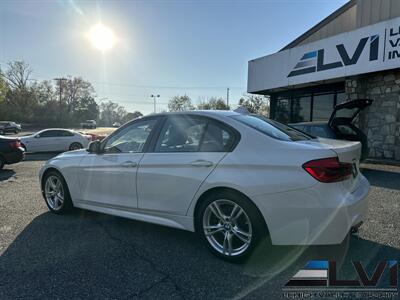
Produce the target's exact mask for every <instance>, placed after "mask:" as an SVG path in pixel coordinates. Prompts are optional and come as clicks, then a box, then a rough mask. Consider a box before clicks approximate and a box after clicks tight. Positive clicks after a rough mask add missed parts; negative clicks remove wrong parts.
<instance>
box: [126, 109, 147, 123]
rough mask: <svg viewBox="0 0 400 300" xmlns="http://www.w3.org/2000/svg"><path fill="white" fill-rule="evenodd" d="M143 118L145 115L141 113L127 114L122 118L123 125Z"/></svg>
mask: <svg viewBox="0 0 400 300" xmlns="http://www.w3.org/2000/svg"><path fill="white" fill-rule="evenodd" d="M142 116H143V114H142V113H141V112H140V111H134V112H133V113H132V112H130V113H127V114H126V115H125V116H124V117H123V118H122V120H121V123H126V122H129V121H131V120H133V119H137V118H139V117H142Z"/></svg>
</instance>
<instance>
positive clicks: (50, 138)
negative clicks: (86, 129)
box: [19, 128, 91, 152]
mask: <svg viewBox="0 0 400 300" xmlns="http://www.w3.org/2000/svg"><path fill="white" fill-rule="evenodd" d="M19 139H20V141H21V145H22V147H23V148H25V151H26V152H46V151H49V152H50V151H54V152H61V151H69V150H77V149H82V148H86V147H87V146H88V144H89V142H90V141H91V137H90V136H88V135H83V134H80V133H79V132H76V131H73V130H69V129H62V128H51V129H44V130H41V131H39V132H37V133H34V134H31V135H28V136H22V137H20V138H19Z"/></svg>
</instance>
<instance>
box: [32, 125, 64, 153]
mask: <svg viewBox="0 0 400 300" xmlns="http://www.w3.org/2000/svg"><path fill="white" fill-rule="evenodd" d="M56 137H57V130H44V131H41V132H39V133H37V134H36V135H34V136H33V137H32V138H29V139H28V140H26V141H25V144H26V147H27V149H28V151H31V152H36V151H55V149H56V142H55V138H56Z"/></svg>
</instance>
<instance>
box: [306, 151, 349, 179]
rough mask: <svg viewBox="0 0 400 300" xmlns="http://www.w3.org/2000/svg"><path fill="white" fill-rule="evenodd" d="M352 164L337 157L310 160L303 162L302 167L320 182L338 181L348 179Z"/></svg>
mask: <svg viewBox="0 0 400 300" xmlns="http://www.w3.org/2000/svg"><path fill="white" fill-rule="evenodd" d="M352 168H353V167H352V165H351V164H349V163H343V162H340V161H339V160H338V158H337V157H330V158H323V159H316V160H311V161H309V162H306V163H305V164H303V169H304V170H306V171H307V173H308V174H310V175H311V176H312V177H314V178H315V179H316V180H318V181H321V182H338V181H343V180H346V179H348V178H349V177H350V176H351V174H352Z"/></svg>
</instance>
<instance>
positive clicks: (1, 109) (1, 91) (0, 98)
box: [0, 70, 9, 120]
mask: <svg viewBox="0 0 400 300" xmlns="http://www.w3.org/2000/svg"><path fill="white" fill-rule="evenodd" d="M8 89H9V87H8V84H7V82H6V81H5V80H4V79H3V75H2V71H1V70H0V120H3V119H6V117H7V114H8V111H7V105H6V96H7V93H8Z"/></svg>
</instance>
